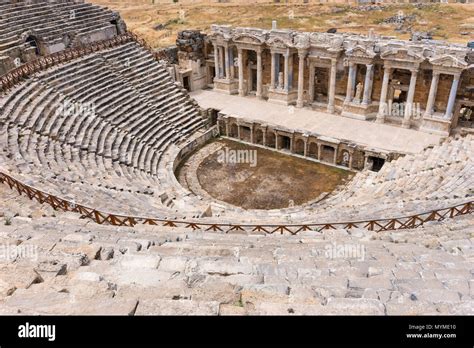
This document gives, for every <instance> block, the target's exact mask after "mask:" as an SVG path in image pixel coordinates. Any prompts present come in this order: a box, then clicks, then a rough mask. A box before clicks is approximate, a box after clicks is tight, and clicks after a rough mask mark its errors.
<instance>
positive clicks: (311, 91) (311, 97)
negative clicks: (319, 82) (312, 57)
mask: <svg viewBox="0 0 474 348" xmlns="http://www.w3.org/2000/svg"><path fill="white" fill-rule="evenodd" d="M315 74H316V68H315V66H314V64H313V63H310V65H309V81H308V84H309V85H308V91H309V103H310V104H311V103H312V102H314V75H315Z"/></svg>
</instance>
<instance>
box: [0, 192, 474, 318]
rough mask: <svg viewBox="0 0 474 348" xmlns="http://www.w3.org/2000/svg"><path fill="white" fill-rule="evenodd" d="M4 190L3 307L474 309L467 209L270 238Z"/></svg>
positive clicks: (55, 310) (115, 310) (15, 310)
mask: <svg viewBox="0 0 474 348" xmlns="http://www.w3.org/2000/svg"><path fill="white" fill-rule="evenodd" d="M0 197H1V198H2V199H3V200H4V201H5V202H7V204H6V205H4V206H2V208H1V210H0V216H1V217H0V245H2V246H3V247H4V248H5V246H9V248H10V249H9V250H10V253H9V255H13V254H14V253H13V252H12V251H11V250H12V248H16V249H15V250H17V252H16V255H17V257H16V258H10V259H8V258H5V257H4V258H3V259H1V260H0V274H1V277H0V279H1V281H0V313H2V314H43V315H45V314H117V315H119V314H120V315H151V314H163V315H168V314H185V315H188V314H193V315H195V314H202V315H245V314H260V315H274V314H285V315H288V314H296V315H300V314H302V315H305V314H323V315H324V314H344V315H347V314H368V315H384V314H388V315H390V314H406V315H419V314H422V315H428V314H435V315H436V314H448V315H451V314H471V315H472V314H474V308H473V306H472V304H473V296H474V293H473V285H474V283H473V268H472V264H473V263H472V261H473V257H474V254H473V250H474V249H473V248H472V240H473V232H474V231H473V229H472V226H473V223H474V219H473V217H472V216H469V215H467V216H464V217H460V218H456V219H454V220H446V221H444V222H438V223H430V224H429V225H426V226H425V227H423V228H419V229H416V230H405V231H404V230H401V231H397V232H381V233H375V232H368V231H365V230H358V229H355V230H350V231H345V230H329V231H327V232H325V233H323V234H319V233H315V232H304V233H302V234H301V235H297V236H288V235H274V236H270V235H261V234H219V233H211V232H190V231H185V230H180V229H179V228H177V229H169V228H164V227H159V226H137V227H136V228H133V229H132V228H127V227H119V228H117V227H112V226H101V225H97V224H94V223H92V222H90V221H88V220H82V219H78V218H77V216H76V215H75V214H71V213H66V214H65V213H56V212H53V211H51V210H50V209H49V208H46V209H45V210H43V209H44V206H40V208H39V207H38V206H35V205H34V204H31V202H30V201H28V200H26V198H25V197H18V196H15V194H14V193H12V192H11V191H7V190H5V189H4V188H3V187H0ZM53 214H54V215H55V216H52V215H53ZM28 252H29V253H28ZM2 255H5V253H3V254H2ZM18 255H20V256H18Z"/></svg>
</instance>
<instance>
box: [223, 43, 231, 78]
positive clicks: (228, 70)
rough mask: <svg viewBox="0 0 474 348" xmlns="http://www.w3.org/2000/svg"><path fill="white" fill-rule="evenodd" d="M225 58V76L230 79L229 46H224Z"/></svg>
mask: <svg viewBox="0 0 474 348" xmlns="http://www.w3.org/2000/svg"><path fill="white" fill-rule="evenodd" d="M224 57H225V58H224V59H225V78H226V79H227V80H229V79H230V60H229V47H227V46H226V47H224Z"/></svg>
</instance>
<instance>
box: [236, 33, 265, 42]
mask: <svg viewBox="0 0 474 348" xmlns="http://www.w3.org/2000/svg"><path fill="white" fill-rule="evenodd" d="M232 41H234V42H239V43H250V44H257V45H261V44H262V43H264V42H265V40H264V39H262V38H259V37H258V36H255V35H251V34H237V35H235V36H234V37H233V38H232Z"/></svg>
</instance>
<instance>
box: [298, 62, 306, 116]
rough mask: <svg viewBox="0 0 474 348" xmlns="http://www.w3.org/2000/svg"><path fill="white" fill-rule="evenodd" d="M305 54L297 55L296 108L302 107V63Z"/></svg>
mask: <svg viewBox="0 0 474 348" xmlns="http://www.w3.org/2000/svg"><path fill="white" fill-rule="evenodd" d="M305 56H306V53H301V54H298V58H299V62H298V100H297V101H296V106H297V107H299V108H301V107H303V96H304V61H305Z"/></svg>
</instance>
